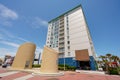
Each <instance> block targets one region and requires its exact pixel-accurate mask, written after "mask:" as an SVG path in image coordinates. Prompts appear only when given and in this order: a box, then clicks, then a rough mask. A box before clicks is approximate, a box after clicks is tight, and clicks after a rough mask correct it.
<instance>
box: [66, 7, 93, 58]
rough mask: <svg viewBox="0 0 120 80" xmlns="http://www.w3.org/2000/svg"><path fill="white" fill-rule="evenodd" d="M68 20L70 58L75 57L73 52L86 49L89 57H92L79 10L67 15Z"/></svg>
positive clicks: (83, 21)
mask: <svg viewBox="0 0 120 80" xmlns="http://www.w3.org/2000/svg"><path fill="white" fill-rule="evenodd" d="M68 14H69V15H68V18H69V37H70V52H71V54H70V56H67V55H66V57H75V50H82V49H88V51H89V56H92V50H91V45H90V40H89V38H88V35H89V34H88V33H87V26H86V22H85V19H84V15H83V12H82V9H81V8H78V9H76V10H74V11H72V12H70V13H68Z"/></svg>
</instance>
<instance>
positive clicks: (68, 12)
mask: <svg viewBox="0 0 120 80" xmlns="http://www.w3.org/2000/svg"><path fill="white" fill-rule="evenodd" d="M79 7H82V5H81V4H80V5H78V6H76V7H74V8H72V9H70V10H68V11H67V12H65V13H63V14H61V15H60V16H58V17H56V18H54V19H52V20H50V21H49V22H48V23H50V22H52V21H54V20H57V19H58V18H60V17H61V16H64V15H65V14H67V13H69V12H71V11H73V10H75V9H77V8H79Z"/></svg>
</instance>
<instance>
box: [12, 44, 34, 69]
mask: <svg viewBox="0 0 120 80" xmlns="http://www.w3.org/2000/svg"><path fill="white" fill-rule="evenodd" d="M35 49H36V45H35V44H33V43H24V44H22V45H21V46H20V47H19V48H18V51H17V54H16V56H15V59H14V61H13V64H12V69H31V68H32V62H33V60H34V53H35Z"/></svg>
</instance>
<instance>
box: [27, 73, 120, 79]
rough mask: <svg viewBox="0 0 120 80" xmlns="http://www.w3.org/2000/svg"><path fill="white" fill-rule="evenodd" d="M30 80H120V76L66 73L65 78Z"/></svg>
mask: <svg viewBox="0 0 120 80" xmlns="http://www.w3.org/2000/svg"><path fill="white" fill-rule="evenodd" d="M28 80H120V76H113V75H96V74H82V73H75V72H65V75H64V76H58V77H41V76H34V77H32V78H30V79H28Z"/></svg>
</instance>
